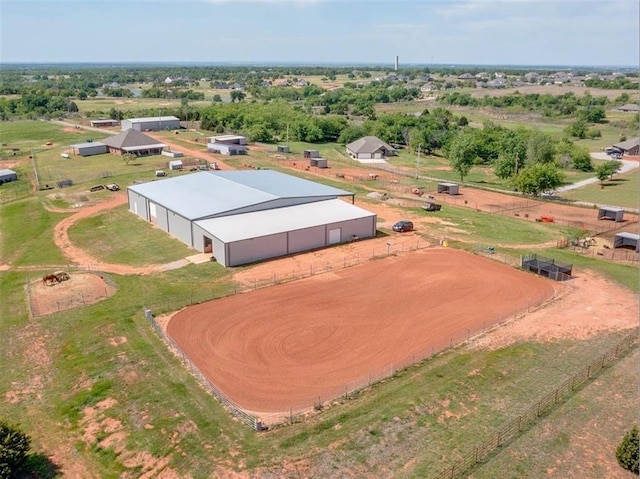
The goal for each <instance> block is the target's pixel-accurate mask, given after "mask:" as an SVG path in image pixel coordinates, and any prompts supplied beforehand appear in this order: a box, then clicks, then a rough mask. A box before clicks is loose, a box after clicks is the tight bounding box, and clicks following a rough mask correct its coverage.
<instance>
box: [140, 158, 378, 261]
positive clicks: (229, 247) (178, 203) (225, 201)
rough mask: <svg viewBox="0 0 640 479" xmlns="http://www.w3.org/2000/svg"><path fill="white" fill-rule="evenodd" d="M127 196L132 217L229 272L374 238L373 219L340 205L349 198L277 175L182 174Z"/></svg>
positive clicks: (258, 172)
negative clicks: (187, 246) (293, 255)
mask: <svg viewBox="0 0 640 479" xmlns="http://www.w3.org/2000/svg"><path fill="white" fill-rule="evenodd" d="M128 196H129V210H130V211H131V212H133V213H135V214H137V215H138V216H140V217H142V218H144V219H145V220H147V221H149V222H151V223H153V224H155V225H156V226H157V227H159V228H160V229H162V230H164V231H166V232H167V233H169V234H171V235H173V236H175V237H176V238H178V239H179V240H181V241H183V242H184V243H186V244H187V245H189V246H191V247H193V248H195V249H196V250H199V251H202V252H206V253H209V252H210V253H212V255H213V257H214V258H215V259H216V261H217V262H218V263H220V264H222V265H223V266H225V267H226V266H237V265H241V264H245V263H250V262H254V261H260V260H264V259H267V258H273V257H277V256H283V255H287V254H292V253H297V252H301V251H307V250H310V249H314V248H320V247H324V246H327V245H331V244H335V243H341V242H346V241H350V240H352V239H353V238H354V237H358V238H367V237H371V236H375V234H376V215H375V214H374V213H370V212H369V211H365V210H363V209H361V208H358V207H356V206H354V205H352V204H349V203H347V202H345V201H343V200H341V199H339V198H340V197H348V196H351V197H352V199H353V194H352V193H349V192H347V191H344V190H340V189H337V188H333V187H330V186H325V185H321V184H318V183H314V182H312V181H308V180H304V179H301V178H297V177H295V176H290V175H285V174H283V173H279V172H276V171H273V170H255V171H254V170H251V171H206V172H201V173H194V174H190V175H183V176H177V177H175V178H170V179H166V180H160V181H154V182H149V183H144V184H140V185H134V186H130V187H129V188H128ZM352 201H353V200H352Z"/></svg>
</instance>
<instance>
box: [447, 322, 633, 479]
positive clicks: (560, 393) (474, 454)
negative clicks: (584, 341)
mask: <svg viewBox="0 0 640 479" xmlns="http://www.w3.org/2000/svg"><path fill="white" fill-rule="evenodd" d="M637 341H638V333H637V331H636V333H634V334H630V335H628V336H626V337H625V338H623V339H622V340H621V341H620V342H618V343H617V344H616V345H615V346H614V347H612V348H611V349H609V350H608V351H607V352H605V353H604V354H602V355H600V356H598V357H597V358H596V359H595V360H593V361H592V362H591V363H590V364H588V365H587V366H585V367H584V368H582V369H580V370H579V371H578V372H576V373H575V374H574V375H573V376H571V377H570V378H568V379H567V380H566V381H564V382H563V383H562V384H561V385H559V386H558V387H557V388H555V389H554V390H553V391H550V392H549V393H547V394H546V395H544V396H543V397H541V398H540V399H539V400H538V401H537V402H536V403H535V404H532V405H531V406H529V407H528V408H527V409H526V410H525V411H524V412H523V413H522V414H520V415H519V416H518V417H517V418H515V419H514V420H512V421H510V422H509V423H508V424H506V425H505V426H504V427H502V428H500V429H499V430H498V431H497V432H495V433H494V434H493V435H491V436H490V437H489V438H488V439H486V440H484V441H483V442H481V443H480V444H478V445H477V446H475V447H474V448H473V450H472V451H471V452H469V453H467V454H466V455H465V456H464V457H462V458H460V459H459V460H457V461H456V462H455V463H453V464H452V465H450V466H448V467H447V468H446V469H444V470H443V471H441V472H440V473H439V474H438V475H437V476H435V478H434V479H455V478H457V477H460V476H462V475H463V474H466V473H468V472H469V471H470V470H471V469H472V468H473V467H475V466H476V465H477V464H479V463H482V462H483V461H485V460H486V459H487V458H489V456H491V455H492V454H493V453H494V452H495V451H496V450H498V449H499V448H500V447H502V446H504V445H506V444H507V443H509V442H510V441H512V440H513V439H515V438H516V437H518V436H519V435H520V434H521V433H522V432H523V431H524V430H526V429H527V428H529V427H530V426H532V425H533V424H534V423H535V422H536V421H537V420H538V419H539V418H540V417H541V416H543V415H545V414H547V413H548V412H549V411H550V410H551V409H552V408H553V407H554V406H555V405H556V404H558V403H560V402H563V401H564V400H565V399H567V398H568V397H569V396H570V395H571V394H572V393H573V392H574V391H575V390H576V389H577V388H579V387H580V386H582V385H583V384H584V383H585V382H587V381H588V380H590V379H593V378H594V377H595V376H596V375H597V374H598V373H600V372H601V371H602V370H603V369H604V368H606V367H609V366H611V365H612V364H613V363H615V362H616V361H617V360H618V359H620V358H622V357H623V356H624V355H625V354H626V353H627V352H628V351H629V350H630V349H631V348H632V347H633V346H634V345H635V344H636V343H637Z"/></svg>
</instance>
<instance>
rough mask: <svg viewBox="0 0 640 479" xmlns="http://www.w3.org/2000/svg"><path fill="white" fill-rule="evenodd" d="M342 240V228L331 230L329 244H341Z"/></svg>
mask: <svg viewBox="0 0 640 479" xmlns="http://www.w3.org/2000/svg"><path fill="white" fill-rule="evenodd" d="M341 240H342V228H336V229H333V230H329V244H336V243H340V241H341Z"/></svg>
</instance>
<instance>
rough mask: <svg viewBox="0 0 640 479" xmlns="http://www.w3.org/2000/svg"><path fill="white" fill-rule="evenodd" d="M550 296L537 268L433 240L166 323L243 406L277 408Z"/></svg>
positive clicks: (308, 401) (333, 390) (309, 401)
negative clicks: (434, 244)
mask: <svg viewBox="0 0 640 479" xmlns="http://www.w3.org/2000/svg"><path fill="white" fill-rule="evenodd" d="M553 294H554V286H553V283H552V282H550V281H548V280H545V279H542V278H540V277H538V276H534V275H531V274H526V273H523V272H520V271H518V270H515V269H513V268H510V267H508V266H505V265H503V264H499V263H497V262H494V261H491V260H488V259H486V258H482V257H479V256H475V255H472V254H468V253H465V252H463V251H458V250H450V249H447V248H434V249H429V250H421V251H418V252H415V253H407V254H402V255H398V256H392V257H388V258H385V259H381V260H378V261H373V262H369V263H367V264H364V265H361V266H355V267H353V268H348V269H344V270H341V271H338V272H335V273H326V274H323V275H319V276H314V277H311V278H308V279H305V280H301V281H297V282H293V283H287V284H283V285H279V286H275V287H272V288H265V289H261V290H257V291H255V292H251V293H248V294H242V295H235V296H231V297H227V298H222V299H218V300H215V301H211V302H207V303H203V304H200V305H196V306H192V307H189V308H187V309H185V310H183V311H181V312H179V313H177V314H176V315H174V316H173V318H172V319H171V320H170V322H169V324H168V325H167V331H168V333H169V334H170V336H171V337H172V338H173V339H174V340H175V341H176V342H177V343H178V344H179V345H180V346H181V348H182V349H183V350H184V351H185V352H186V354H187V355H188V356H189V357H190V358H191V359H192V361H193V362H194V363H195V364H196V365H197V366H198V368H199V369H200V370H201V371H202V373H203V374H204V375H205V376H206V377H208V378H209V379H210V380H211V381H212V382H213V383H214V384H215V385H217V386H218V387H219V388H220V389H221V390H222V391H224V392H225V394H227V395H228V396H229V397H230V398H231V399H232V400H233V401H235V402H236V403H237V404H239V405H240V406H241V407H243V408H245V409H247V410H251V411H260V412H265V413H268V412H283V411H289V408H290V407H294V408H296V406H297V409H299V408H303V407H305V406H306V407H309V406H311V405H313V404H314V403H316V402H318V398H319V397H320V398H324V399H321V401H322V402H324V401H325V400H330V399H333V398H334V397H336V396H337V395H339V394H341V393H344V391H345V385H346V384H348V383H349V382H351V381H354V380H358V379H361V378H363V377H364V378H366V377H367V375H368V374H369V373H375V372H378V371H379V370H381V369H382V368H387V367H390V366H391V365H392V364H394V363H395V364H398V361H402V360H405V359H406V358H407V357H409V358H411V356H412V355H413V354H415V357H416V359H419V356H426V355H428V352H429V351H430V350H431V347H432V346H433V347H435V348H436V350H437V349H438V348H441V347H443V346H444V345H445V344H447V345H448V344H449V341H450V339H451V338H458V339H462V338H463V337H465V335H466V334H467V331H468V330H470V331H472V332H478V331H480V330H482V329H483V327H484V326H486V327H489V326H491V325H493V324H496V323H499V322H500V321H501V320H503V319H506V317H507V315H509V314H513V313H514V312H515V311H516V310H519V311H521V310H522V309H526V308H527V305H528V303H529V302H531V304H534V303H537V302H541V301H543V300H546V299H549V298H551V297H552V295H553ZM488 298H495V301H490V300H489V301H488V300H487V299H488ZM454 342H455V341H454ZM258 414H260V413H258Z"/></svg>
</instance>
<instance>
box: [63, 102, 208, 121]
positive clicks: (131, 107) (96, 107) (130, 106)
mask: <svg viewBox="0 0 640 479" xmlns="http://www.w3.org/2000/svg"><path fill="white" fill-rule="evenodd" d="M74 101H75V103H76V104H77V105H78V111H79V112H80V113H83V114H85V115H87V116H89V117H98V116H104V115H108V114H109V111H110V110H111V109H112V108H115V109H116V110H120V111H122V112H132V113H135V112H138V111H141V110H157V111H158V113H159V114H163V113H162V110H163V109H166V110H174V109H177V108H180V106H181V105H182V101H181V100H176V99H168V98H110V97H102V98H88V99H86V100H74ZM210 104H211V99H210V98H207V99H206V100H204V101H189V105H192V106H208V105H210ZM164 114H166V112H165V113H164Z"/></svg>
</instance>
